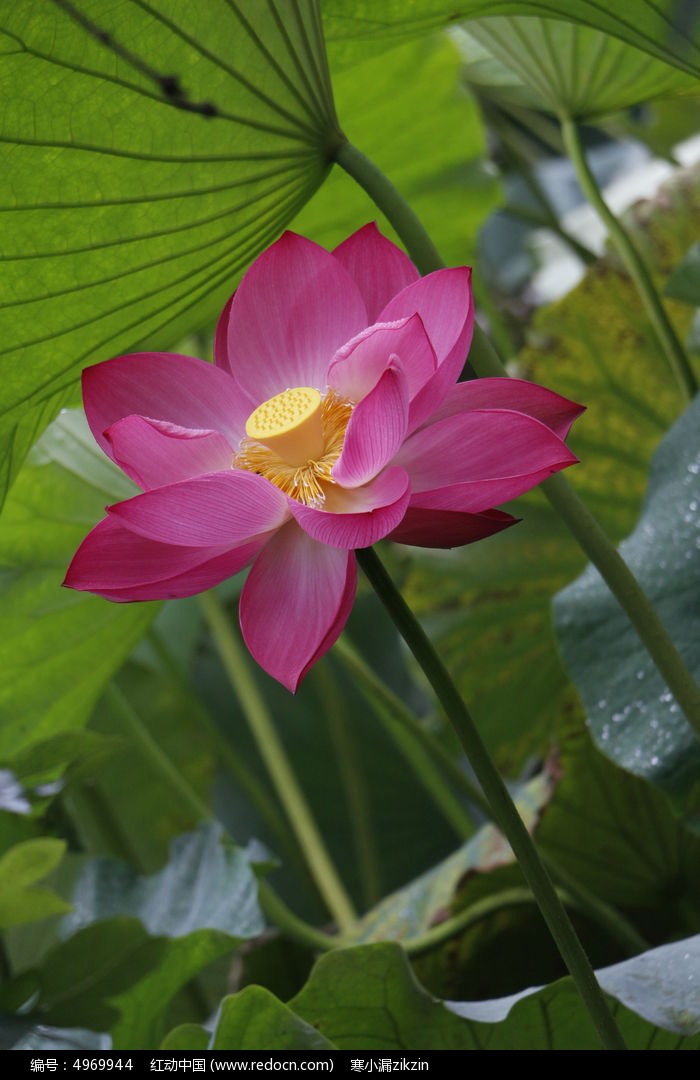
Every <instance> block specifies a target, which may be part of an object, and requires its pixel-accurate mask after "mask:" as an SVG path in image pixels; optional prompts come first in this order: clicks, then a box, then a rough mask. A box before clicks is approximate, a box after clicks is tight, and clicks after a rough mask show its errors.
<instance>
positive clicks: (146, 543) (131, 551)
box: [63, 517, 270, 600]
mask: <svg viewBox="0 0 700 1080" xmlns="http://www.w3.org/2000/svg"><path fill="white" fill-rule="evenodd" d="M269 538H270V534H269V533H268V534H265V535H263V536H258V537H255V538H254V539H253V540H252V541H249V542H247V543H245V544H242V545H239V546H238V547H235V548H227V549H224V550H222V549H221V548H220V547H211V548H202V547H197V548H187V547H179V546H175V545H173V544H162V543H159V542H158V541H157V540H148V539H147V538H146V537H145V536H139V535H138V533H134V532H132V531H131V530H130V529H127V528H125V527H124V526H123V525H122V524H121V522H119V521H117V520H116V518H113V517H108V518H104V519H103V520H102V521H100V522H99V524H98V525H96V526H95V528H94V529H93V530H92V532H90V533H88V535H87V536H86V537H85V539H84V540H83V542H82V544H81V545H80V547H79V548H78V550H77V551H76V553H75V555H74V556H73V560H72V562H71V564H70V566H69V568H68V573H67V574H66V579H65V581H64V582H63V584H64V585H66V586H67V587H68V588H70V589H79V590H81V591H83V592H93V593H97V594H98V595H99V596H104V597H106V598H107V599H108V600H167V599H170V598H171V597H181V596H193V595H194V594H195V593H197V592H201V591H202V590H203V589H209V588H212V587H213V586H214V585H217V584H218V583H219V582H220V581H223V580H224V579H225V578H228V577H231V576H232V575H233V574H237V573H238V571H239V570H242V569H243V567H244V566H246V565H247V564H248V563H249V562H250V560H251V559H252V558H253V557H254V556H255V555H256V554H257V553H258V551H260V549H261V547H263V545H264V544H265V543H267V541H268V540H269Z"/></svg>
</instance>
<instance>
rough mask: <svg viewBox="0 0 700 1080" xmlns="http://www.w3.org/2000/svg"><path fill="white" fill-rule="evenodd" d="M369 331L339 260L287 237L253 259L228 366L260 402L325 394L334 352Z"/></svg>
mask: <svg viewBox="0 0 700 1080" xmlns="http://www.w3.org/2000/svg"><path fill="white" fill-rule="evenodd" d="M365 326H367V312H366V310H365V305H364V302H363V300H362V297H361V296H360V293H359V290H358V288H357V286H356V285H355V282H354V281H353V280H352V278H351V277H350V275H349V274H348V273H347V271H346V270H344V269H343V267H342V266H341V265H340V263H339V262H338V260H337V259H336V258H335V257H334V256H333V255H331V254H330V252H328V251H326V250H325V249H324V248H322V247H319V246H318V244H314V243H313V242H312V241H311V240H306V239H304V237H302V236H296V235H295V234H294V233H289V232H287V233H285V234H284V235H283V236H282V237H281V239H280V240H278V241H277V243H276V244H273V245H272V247H270V248H268V249H267V251H265V252H263V254H262V255H261V256H260V257H259V258H258V259H256V260H255V262H254V263H253V265H252V266H251V267H250V269H249V270H248V272H247V273H246V274H245V276H244V278H243V280H242V281H241V284H240V286H239V288H238V291H237V292H236V294H235V296H234V297H233V301H232V304H231V310H230V315H229V322H228V363H229V369H230V371H231V374H232V375H233V377H234V379H235V381H236V383H237V385H238V386H239V387H241V389H242V390H243V392H244V393H245V394H246V395H247V396H248V398H249V399H250V400H252V401H254V402H255V403H256V404H260V403H261V402H263V401H266V400H267V399H268V398H271V397H273V396H274V395H275V394H279V393H281V391H282V390H286V389H287V388H288V387H292V386H315V387H316V388H317V389H318V390H324V389H325V387H326V385H327V379H326V374H327V371H328V365H329V363H330V361H331V358H332V356H333V354H334V353H335V352H336V350H337V349H338V348H340V346H341V345H342V344H343V343H344V342H346V341H347V340H348V339H349V338H351V337H353V336H354V335H355V334H357V333H358V332H359V331H360V330H361V329H362V328H363V327H365Z"/></svg>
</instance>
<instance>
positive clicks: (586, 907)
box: [540, 847, 650, 956]
mask: <svg viewBox="0 0 700 1080" xmlns="http://www.w3.org/2000/svg"><path fill="white" fill-rule="evenodd" d="M540 856H541V858H542V861H543V862H544V864H545V866H546V867H547V869H548V870H549V873H550V875H551V877H552V878H553V879H554V882H555V883H558V884H559V885H561V886H562V888H564V889H566V892H567V894H568V896H569V899H570V902H573V904H574V905H575V906H576V907H577V908H578V909H579V910H580V911H582V912H584V914H586V915H588V917H589V918H590V919H592V920H593V921H594V922H596V923H598V925H599V926H602V927H603V929H604V930H606V931H607V932H608V933H609V934H610V936H611V937H612V938H613V939H614V940H615V941H617V942H618V943H619V944H620V945H622V947H623V948H624V949H625V950H626V952H627V953H628V955H629V956H636V955H637V953H643V952H646V950H647V949H648V948H649V947H650V946H649V942H648V941H647V940H646V939H645V938H643V937H642V935H641V934H640V933H639V931H638V930H637V928H636V927H635V926H633V925H632V923H631V922H629V920H628V919H626V918H625V917H624V915H621V914H620V912H619V911H616V910H615V908H613V907H611V906H610V904H606V903H605V901H604V900H601V899H600V898H599V897H597V896H596V895H595V893H593V892H591V891H590V889H587V888H586V887H585V885H582V884H581V882H580V881H579V880H578V878H575V877H573V875H572V874H570V873H569V872H568V871H567V870H564V869H563V867H561V866H560V865H559V863H558V862H556V861H555V860H554V859H553V858H551V856H550V855H549V854H548V853H547V851H545V850H543V849H542V847H540Z"/></svg>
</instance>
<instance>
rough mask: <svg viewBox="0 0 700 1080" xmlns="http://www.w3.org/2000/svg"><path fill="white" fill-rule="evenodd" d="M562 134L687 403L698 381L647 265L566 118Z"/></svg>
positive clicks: (573, 124)
mask: <svg viewBox="0 0 700 1080" xmlns="http://www.w3.org/2000/svg"><path fill="white" fill-rule="evenodd" d="M561 131H562V137H563V139H564V146H565V147H566V152H567V154H568V155H569V157H570V158H571V161H572V163H573V166H574V169H575V170H576V175H577V177H578V182H579V184H580V185H581V187H582V189H583V193H584V195H585V196H586V198H587V199H588V201H589V203H590V204H591V206H593V207H594V209H595V210H597V212H598V214H599V215H600V217H601V218H602V219H603V222H604V223H605V225H606V226H607V229H608V232H609V234H610V239H611V240H612V242H613V244H614V245H615V247H616V248H617V251H618V254H619V256H620V258H621V259H622V261H623V263H624V264H625V267H626V269H627V272H628V274H629V275H630V277H631V278H632V281H633V282H634V284H635V286H636V288H637V292H638V293H639V295H640V297H641V300H642V304H643V305H644V309H645V311H646V313H647V316H648V318H649V322H650V323H651V325H652V328H653V330H654V333H655V334H656V337H657V339H658V342H659V345H660V346H661V349H662V351H663V353H664V355H665V357H666V360H667V361H668V364H669V367H670V368H671V371H672V372H673V374H674V375H675V377H676V379H677V381H678V384H679V386H680V388H681V391H682V392H683V394H684V396H685V397H687V399H688V400H689V401H690V400H692V399H693V398H694V397H695V395H696V394H697V392H698V381H697V379H696V377H695V372H694V371H693V369H692V367H691V365H690V361H689V359H688V357H687V355H686V352H685V349H684V348H683V345H682V344H681V342H680V341H679V339H678V335H677V334H676V331H675V329H674V327H673V324H672V322H671V320H670V319H669V317H668V314H667V312H666V309H665V307H664V305H663V303H662V302H661V297H660V296H659V294H658V292H657V291H656V286H655V285H654V282H653V280H652V276H651V274H650V273H649V270H648V268H647V266H646V263H645V262H644V260H643V258H642V257H641V255H640V254H639V252H638V251H637V248H636V247H635V245H634V243H633V242H632V239H631V237H630V235H629V233H628V232H627V230H626V229H625V227H624V226H623V224H622V222H621V221H620V220H619V219H618V218H617V217H616V216H615V215H614V214H613V212H612V211H611V210H610V207H609V206H608V205H607V203H606V202H605V199H604V198H603V196H602V194H601V191H600V188H599V187H598V184H597V182H596V179H595V177H594V176H593V173H592V172H591V170H590V168H589V166H588V162H587V161H586V155H585V154H584V151H583V145H582V143H581V137H580V133H579V129H578V124H577V123H576V122H575V121H574V120H571V119H570V118H569V117H567V116H563V117H562V118H561Z"/></svg>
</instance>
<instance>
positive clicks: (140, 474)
mask: <svg viewBox="0 0 700 1080" xmlns="http://www.w3.org/2000/svg"><path fill="white" fill-rule="evenodd" d="M105 439H106V440H107V442H108V443H109V445H110V447H111V457H112V458H113V459H114V461H116V463H117V465H119V466H120V467H121V468H122V469H123V470H124V472H125V473H126V475H127V476H130V477H131V479H132V480H133V481H134V483H136V484H138V485H139V487H141V488H144V489H149V488H155V487H161V486H162V485H163V484H174V483H176V482H177V481H178V480H187V479H189V478H190V477H192V476H200V475H201V474H202V473H208V472H219V471H220V470H223V469H227V468H230V466H231V462H232V460H233V450H232V449H231V447H230V446H229V444H228V442H227V441H226V439H225V438H224V436H223V435H221V434H219V432H218V431H204V430H193V429H192V428H184V427H179V426H178V425H177V424H168V423H166V422H165V421H164V420H152V419H151V418H150V417H147V416H125V417H124V419H123V420H117V422H116V424H112V425H111V427H108V428H107V430H106V431H105Z"/></svg>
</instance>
